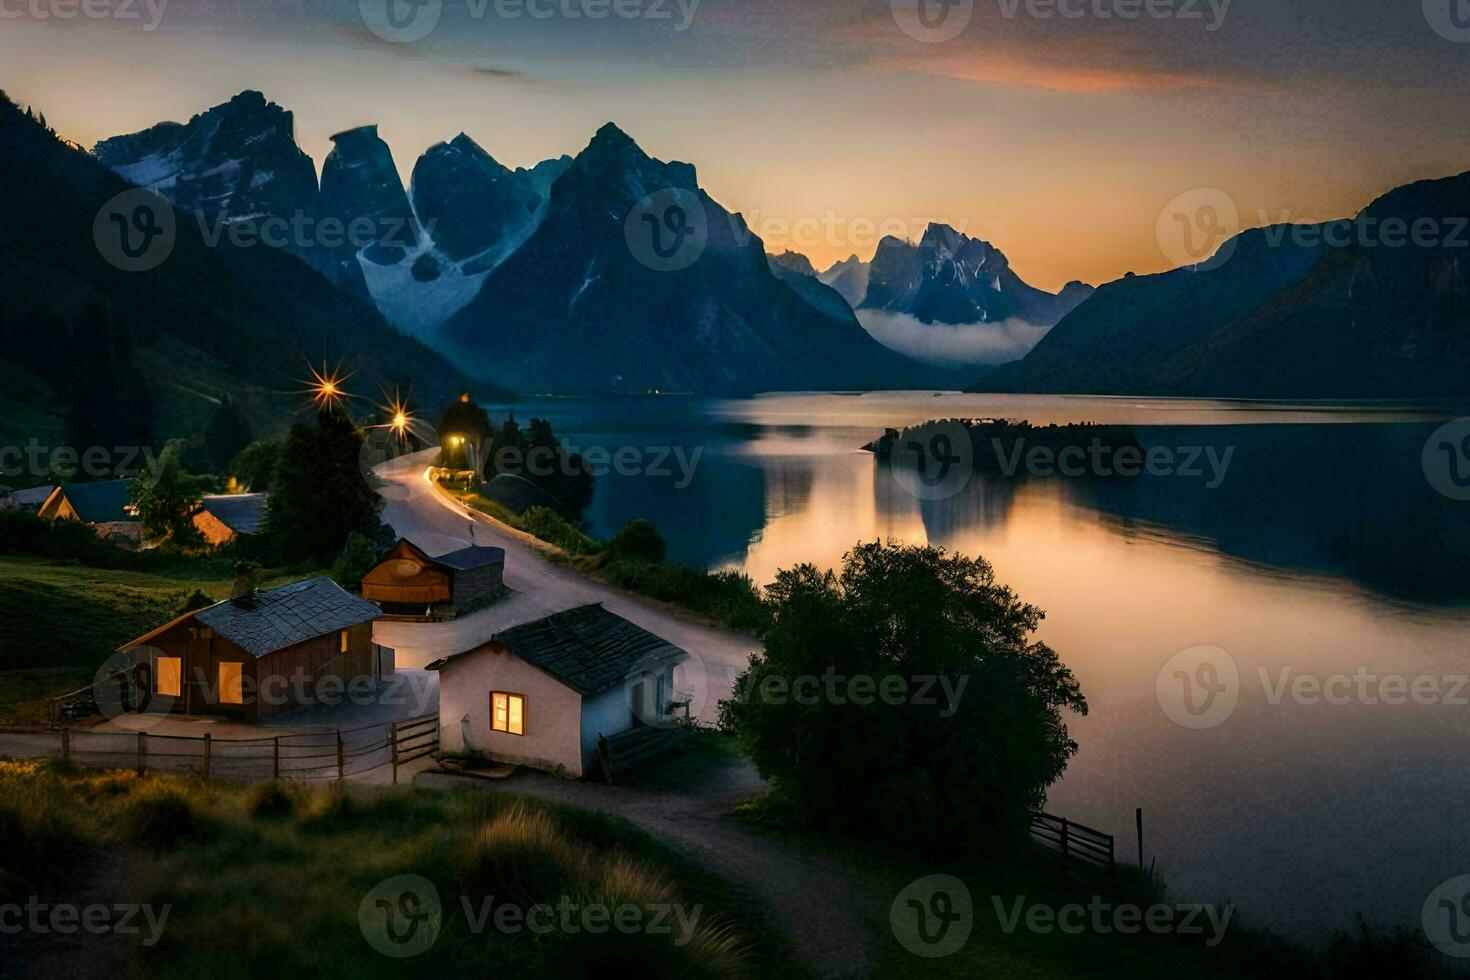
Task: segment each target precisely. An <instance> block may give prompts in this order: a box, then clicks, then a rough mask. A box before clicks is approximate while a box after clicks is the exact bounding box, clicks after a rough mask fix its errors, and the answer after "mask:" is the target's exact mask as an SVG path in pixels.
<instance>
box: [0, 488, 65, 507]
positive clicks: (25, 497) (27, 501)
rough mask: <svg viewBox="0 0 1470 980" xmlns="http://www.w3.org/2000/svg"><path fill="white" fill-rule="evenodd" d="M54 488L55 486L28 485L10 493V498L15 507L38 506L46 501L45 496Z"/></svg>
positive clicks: (49, 494)
mask: <svg viewBox="0 0 1470 980" xmlns="http://www.w3.org/2000/svg"><path fill="white" fill-rule="evenodd" d="M55 489H56V487H55V486H47V487H29V488H27V489H25V490H17V491H15V492H14V493H12V494H11V495H10V499H11V500H13V501H14V502H15V505H16V506H17V507H39V506H41V505H42V504H44V503H45V502H46V498H47V497H49V496H51V494H52V492H53V491H55Z"/></svg>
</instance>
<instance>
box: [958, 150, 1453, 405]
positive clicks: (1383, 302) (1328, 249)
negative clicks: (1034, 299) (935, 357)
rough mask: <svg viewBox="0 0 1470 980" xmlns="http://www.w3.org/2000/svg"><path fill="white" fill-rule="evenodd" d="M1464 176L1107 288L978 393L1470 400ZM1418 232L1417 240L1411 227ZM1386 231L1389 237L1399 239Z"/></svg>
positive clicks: (1248, 238)
mask: <svg viewBox="0 0 1470 980" xmlns="http://www.w3.org/2000/svg"><path fill="white" fill-rule="evenodd" d="M1457 215H1459V216H1465V215H1470V173H1465V174H1460V175H1459V176H1455V177H1447V178H1443V179H1440V180H1427V181H1420V182H1418V183H1415V184H1410V185H1408V186H1406V187H1401V188H1399V189H1397V190H1395V191H1392V192H1390V193H1388V194H1386V195H1384V196H1383V197H1381V198H1379V199H1378V200H1377V201H1374V202H1373V203H1372V204H1371V205H1369V206H1368V207H1367V208H1366V209H1365V210H1364V211H1363V212H1362V213H1360V214H1359V215H1358V216H1357V217H1356V218H1355V219H1353V220H1350V221H1349V220H1344V221H1339V222H1332V223H1328V224H1324V225H1277V226H1273V227H1270V228H1264V229H1255V230H1252V231H1248V232H1245V233H1243V234H1241V235H1239V236H1238V237H1236V238H1235V239H1233V240H1232V241H1231V242H1229V243H1227V244H1226V245H1225V246H1224V247H1223V248H1222V250H1221V253H1220V255H1219V256H1218V257H1217V258H1216V259H1214V260H1212V261H1211V262H1208V263H1205V264H1204V265H1202V266H1200V267H1186V268H1182V269H1175V270H1173V271H1171V272H1166V273H1162V274H1160V275H1154V276H1130V277H1127V278H1125V279H1122V280H1119V281H1117V282H1113V283H1109V284H1107V285H1106V286H1104V287H1102V288H1101V289H1099V290H1098V291H1097V294H1096V295H1095V296H1093V297H1092V298H1091V299H1089V300H1088V301H1087V303H1085V304H1084V305H1083V306H1081V307H1080V308H1078V309H1077V310H1076V311H1075V312H1074V313H1072V314H1071V315H1070V316H1068V317H1066V318H1065V319H1063V320H1062V322H1061V323H1059V324H1057V326H1056V327H1055V328H1053V330H1052V331H1051V333H1050V334H1049V335H1048V336H1047V337H1046V339H1045V340H1043V341H1042V342H1041V343H1040V344H1038V345H1037V347H1036V349H1035V350H1033V351H1032V352H1031V354H1030V355H1028V356H1027V357H1026V358H1025V359H1024V360H1023V361H1021V362H1020V363H1019V364H1014V365H1009V366H1007V367H1005V368H1002V369H1001V370H1000V371H999V372H997V373H995V374H993V375H991V376H989V377H987V378H986V380H985V382H984V383H983V387H984V388H985V389H987V390H1004V391H1040V392H1089V393H1101V394H1158V395H1189V396H1202V397H1239V398H1398V397H1414V398H1426V397H1447V396H1460V395H1465V394H1467V393H1470V371H1467V368H1470V261H1467V259H1466V255H1465V249H1466V246H1467V244H1470V232H1467V230H1466V228H1465V218H1463V217H1459V218H1455V217H1447V216H1457ZM1416 228H1419V229H1425V230H1426V234H1424V235H1422V236H1421V235H1419V234H1418V233H1417V232H1416V233H1415V234H1414V235H1409V234H1408V233H1407V230H1408V229H1416ZM1394 229H1397V232H1398V233H1395V231H1394Z"/></svg>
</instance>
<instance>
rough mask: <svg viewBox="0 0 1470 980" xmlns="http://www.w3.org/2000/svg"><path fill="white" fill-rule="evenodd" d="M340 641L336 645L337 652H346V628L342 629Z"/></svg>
mask: <svg viewBox="0 0 1470 980" xmlns="http://www.w3.org/2000/svg"><path fill="white" fill-rule="evenodd" d="M340 642H341V645H340V646H339V647H338V649H337V652H338V653H346V652H347V631H346V630H343V631H342V633H341V641H340Z"/></svg>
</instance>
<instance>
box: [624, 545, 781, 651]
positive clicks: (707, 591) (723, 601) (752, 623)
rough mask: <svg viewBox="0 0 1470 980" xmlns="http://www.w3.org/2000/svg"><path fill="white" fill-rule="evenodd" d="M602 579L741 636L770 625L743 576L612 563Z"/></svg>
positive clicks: (762, 605)
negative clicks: (726, 627) (669, 603)
mask: <svg viewBox="0 0 1470 980" xmlns="http://www.w3.org/2000/svg"><path fill="white" fill-rule="evenodd" d="M602 577H603V578H604V579H606V580H607V581H608V582H610V583H612V584H613V585H616V586H618V587H619V588H622V589H627V590H629V591H630V592H637V593H639V594H640V595H646V596H648V597H650V598H652V599H658V600H660V601H662V602H671V603H674V604H675V605H678V606H682V607H683V608H685V609H689V610H691V611H693V612H697V613H700V614H701V615H704V616H708V617H710V618H711V619H713V620H715V621H717V622H719V623H722V624H724V625H725V626H728V627H730V628H731V629H735V630H740V631H741V632H745V633H752V634H755V635H756V636H759V635H760V634H761V633H762V632H764V630H765V629H766V627H767V625H768V624H769V623H770V612H769V610H768V609H767V608H766V605H765V603H764V601H763V600H762V599H761V593H760V589H759V588H757V586H756V584H755V582H754V581H753V580H752V579H751V578H750V576H749V575H746V574H744V573H743V572H734V571H725V572H706V571H703V570H701V569H698V568H691V567H689V566H688V565H655V564H650V563H648V562H637V561H612V562H609V563H608V564H607V565H606V566H604V568H603V569H602Z"/></svg>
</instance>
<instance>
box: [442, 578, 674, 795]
mask: <svg viewBox="0 0 1470 980" xmlns="http://www.w3.org/2000/svg"><path fill="white" fill-rule="evenodd" d="M688 658H689V654H688V653H687V652H685V651H684V650H681V649H680V648H679V647H676V646H674V645H673V644H672V643H670V642H668V641H667V640H665V639H663V638H662V637H659V636H655V635H654V634H652V633H650V632H648V631H647V630H645V629H643V628H641V627H639V626H636V625H634V624H633V623H630V622H628V621H627V620H626V619H623V618H622V617H621V616H618V615H616V614H614V613H610V612H608V611H607V610H606V609H604V608H603V607H602V606H601V605H591V606H582V607H580V608H577V609H569V610H567V611H566V612H560V613H556V614H555V615H552V616H548V617H546V618H545V619H539V620H536V621H535V622H531V623H525V624H523V625H520V626H515V627H512V628H510V629H507V630H504V631H502V632H500V633H497V634H496V635H495V636H493V637H491V638H490V640H489V641H488V642H486V643H484V644H482V645H480V646H477V647H475V648H473V649H470V650H466V651H465V652H464V653H459V654H455V655H453V656H450V657H445V658H443V659H442V660H436V661H435V662H433V663H431V664H429V665H428V669H429V670H436V671H438V672H439V744H440V747H441V748H442V749H443V751H444V752H445V754H447V755H451V756H460V757H468V758H479V759H487V760H490V761H494V762H500V763H511V764H514V765H523V766H531V767H533V768H538V769H545V770H548V771H552V772H561V773H565V774H566V775H568V776H574V777H581V776H592V775H596V774H597V773H599V772H601V771H603V770H604V769H605V766H604V759H603V758H602V756H603V755H604V754H605V746H606V743H607V742H608V741H609V740H613V739H616V738H618V737H619V736H627V735H630V734H633V735H636V734H638V733H642V732H645V731H649V732H657V731H668V732H670V733H671V734H676V732H675V731H674V727H673V726H672V720H673V715H674V711H675V708H676V702H677V701H678V700H679V697H680V696H679V695H677V694H676V693H675V691H674V683H675V679H674V671H675V668H676V667H678V665H679V664H681V663H683V662H684V661H685V660H687V659H688Z"/></svg>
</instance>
